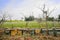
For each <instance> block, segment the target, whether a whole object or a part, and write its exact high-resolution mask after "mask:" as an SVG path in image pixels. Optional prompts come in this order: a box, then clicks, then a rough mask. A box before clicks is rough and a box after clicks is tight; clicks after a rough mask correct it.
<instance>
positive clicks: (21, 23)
mask: <svg viewBox="0 0 60 40" xmlns="http://www.w3.org/2000/svg"><path fill="white" fill-rule="evenodd" d="M54 25H55V27H60V23H58V22H55V23H53V22H51V21H50V22H47V26H48V28H52V27H54ZM0 27H4V28H12V27H19V28H45V27H46V22H40V23H38V22H36V21H29V22H28V25H27V26H26V21H12V22H10V21H7V22H4V24H2V26H1V25H0Z"/></svg>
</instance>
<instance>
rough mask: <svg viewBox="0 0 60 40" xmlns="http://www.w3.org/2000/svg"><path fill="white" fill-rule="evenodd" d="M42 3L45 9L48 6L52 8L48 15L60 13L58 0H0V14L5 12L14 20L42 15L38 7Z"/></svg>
mask: <svg viewBox="0 0 60 40" xmlns="http://www.w3.org/2000/svg"><path fill="white" fill-rule="evenodd" d="M44 4H45V5H46V9H47V8H49V10H50V11H51V10H53V9H54V11H53V12H52V13H51V14H50V17H54V18H57V17H58V15H59V14H60V0H0V15H3V14H6V15H9V16H10V17H11V18H12V19H15V20H16V19H19V20H20V19H21V18H24V16H27V17H28V16H29V15H33V16H34V17H39V16H40V17H42V11H41V10H40V9H39V8H43V5H44ZM7 18H8V17H7Z"/></svg>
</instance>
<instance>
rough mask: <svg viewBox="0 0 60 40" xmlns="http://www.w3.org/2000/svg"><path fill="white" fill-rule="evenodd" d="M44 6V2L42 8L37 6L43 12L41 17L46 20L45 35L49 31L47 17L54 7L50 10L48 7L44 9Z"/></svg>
mask: <svg viewBox="0 0 60 40" xmlns="http://www.w3.org/2000/svg"><path fill="white" fill-rule="evenodd" d="M45 8H46V5H45V4H44V5H43V8H42V9H41V8H39V9H40V10H41V11H42V12H43V19H44V20H45V21H46V29H47V30H46V31H47V35H48V34H49V33H48V25H47V18H48V17H49V15H50V14H51V13H52V12H53V11H54V9H53V10H51V11H50V10H49V8H48V9H47V10H45ZM44 15H45V17H44Z"/></svg>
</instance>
